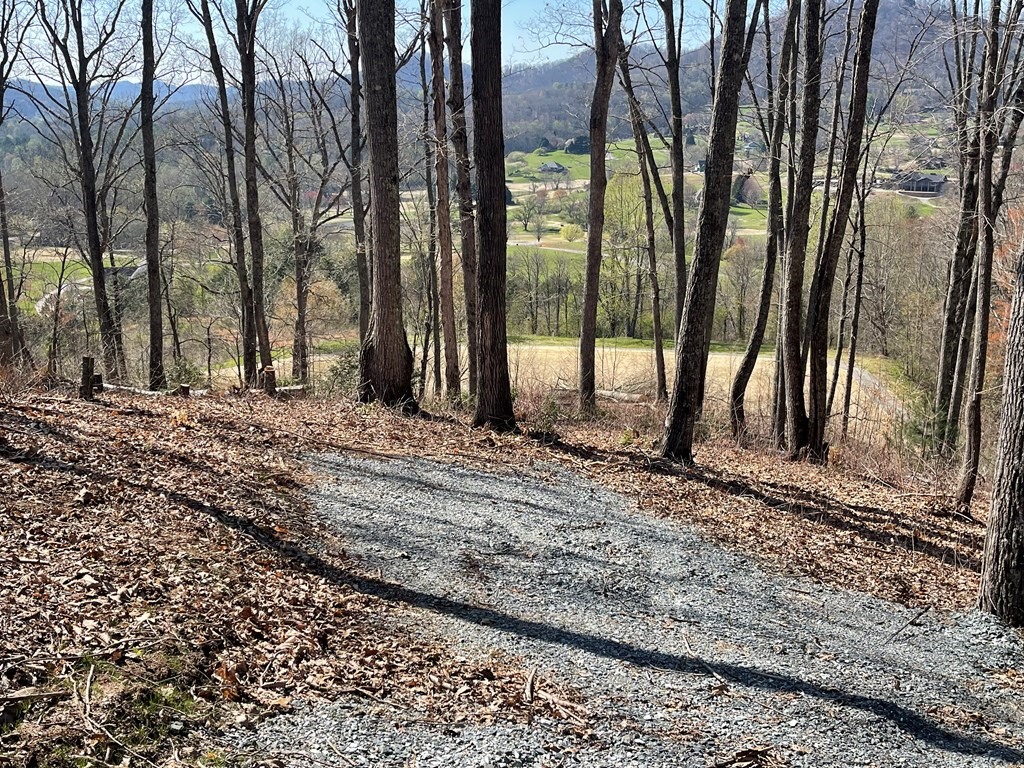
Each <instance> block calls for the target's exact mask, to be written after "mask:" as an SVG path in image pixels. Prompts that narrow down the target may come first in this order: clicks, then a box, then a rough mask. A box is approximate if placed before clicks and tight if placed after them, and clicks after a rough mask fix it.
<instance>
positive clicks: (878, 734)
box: [231, 456, 1024, 768]
mask: <svg viewBox="0 0 1024 768" xmlns="http://www.w3.org/2000/svg"><path fill="white" fill-rule="evenodd" d="M315 463H316V465H317V467H318V468H319V470H320V471H321V472H322V473H323V474H324V475H325V477H327V478H329V479H327V480H326V481H325V482H324V483H323V484H322V485H321V487H320V488H319V489H318V491H317V498H316V500H315V501H316V504H317V508H318V509H319V510H320V511H321V513H322V514H323V515H324V516H325V518H326V519H328V520H329V521H331V522H332V523H333V524H334V525H336V526H337V529H338V530H339V532H340V533H341V535H342V536H343V538H344V539H345V540H346V541H347V542H348V551H349V553H350V555H352V556H353V558H354V559H355V560H356V563H357V566H358V567H359V568H360V569H361V570H363V571H364V572H366V573H377V572H378V569H379V574H380V576H381V577H382V580H377V581H375V580H373V579H370V580H368V581H367V584H370V585H373V584H376V585H377V586H376V587H374V586H370V587H368V588H370V589H375V590H376V591H379V592H381V593H383V594H388V595H390V596H391V597H392V598H395V599H399V600H401V601H403V602H406V603H407V604H408V605H409V608H410V614H409V616H410V626H414V627H416V628H417V631H418V632H422V633H423V634H424V635H425V636H427V637H430V638H434V639H438V640H441V641H442V642H444V643H446V644H448V645H450V646H451V648H452V649H453V652H456V653H458V654H461V655H465V656H469V657H474V656H477V657H486V656H487V655H488V654H489V653H490V652H491V651H492V650H494V649H499V650H501V651H503V652H504V653H505V654H507V655H509V656H510V657H512V658H518V659H521V663H522V665H523V667H524V668H525V669H532V668H533V667H537V668H538V670H539V674H540V675H541V676H543V677H549V678H553V679H558V680H560V681H563V682H565V683H568V684H569V685H571V686H573V687H574V688H575V689H576V690H577V691H579V692H580V693H581V694H582V695H583V697H584V699H585V702H586V707H587V709H588V711H589V713H590V724H591V727H592V729H593V734H594V737H593V738H592V739H590V740H581V739H579V738H577V737H575V736H573V735H571V734H568V733H566V731H567V729H565V728H563V727H559V726H560V724H559V723H557V722H553V721H551V720H544V719H541V718H537V719H535V720H534V722H533V723H532V725H529V726H527V725H510V724H501V723H497V724H493V725H485V726H481V725H474V726H467V725H461V726H460V725H456V726H450V725H444V726H441V725H432V724H429V723H423V722H415V721H411V720H410V718H409V717H408V715H404V716H403V714H402V713H401V712H399V711H396V710H391V709H388V708H387V707H381V706H372V707H371V706H368V704H367V702H366V700H359V699H354V698H353V699H344V700H340V701H337V702H334V703H331V704H325V705H316V706H305V707H300V708H299V709H297V710H296V711H295V712H294V713H292V714H289V715H285V716H281V717H278V718H274V719H272V720H269V721H267V722H265V723H263V724H262V725H261V726H259V727H258V728H257V729H256V730H255V731H240V732H237V733H235V734H233V735H232V736H231V740H232V742H233V744H234V745H235V746H237V747H241V748H243V749H246V750H251V751H254V752H256V753H261V754H263V753H265V754H285V753H287V754H289V755H291V757H289V758H288V760H290V764H292V765H296V766H298V765H313V764H324V765H337V766H351V765H368V766H418V767H420V768H423V767H426V766H432V767H437V768H442V767H447V766H481V767H483V766H523V767H526V766H538V767H539V766H594V767H599V766H615V768H631V767H637V768H639V767H641V766H643V767H647V766H715V765H719V766H739V765H748V766H758V765H761V766H782V765H787V766H814V767H815V768H820V767H821V766H924V765H927V766H935V767H941V766H949V768H963V767H964V766H997V765H998V766H1004V765H1012V764H1015V763H1022V764H1024V750H1022V748H1021V744H1022V738H1024V646H1022V642H1021V637H1020V635H1018V634H1017V633H1014V632H1012V631H1010V630H1007V629H1005V628H1003V627H1002V626H1000V625H999V624H998V623H997V622H996V621H994V620H993V619H991V618H989V617H987V616H984V615H982V614H978V613H975V612H972V613H966V614H963V613H953V614H946V613H942V614H936V613H934V612H929V613H925V614H924V615H920V612H919V611H915V610H910V609H907V608H904V607H902V606H899V605H895V604H892V603H887V602H884V601H882V600H878V599H875V598H873V597H869V596H865V595H861V594H856V593H852V592H845V591H838V590H834V589H829V588H826V587H822V586H820V585H817V584H814V583H813V582H809V581H806V580H800V579H794V578H788V577H785V576H780V575H777V574H772V573H768V572H765V571H764V570H762V569H760V568H759V567H758V566H756V565H754V564H753V563H751V561H750V560H749V559H748V558H746V557H744V556H742V555H740V554H736V553H732V552H728V551H725V550H723V549H721V548H719V547H717V546H715V545H714V544H712V543H710V542H708V541H707V540H705V539H703V538H701V537H700V536H699V535H698V534H696V533H695V532H694V531H693V530H691V529H689V528H687V527H685V526H682V525H679V524H676V523H672V522H668V521H664V520H657V519H654V518H652V517H650V516H649V515H646V514H644V513H642V512H640V511H638V510H637V509H636V508H635V507H634V506H633V505H631V504H630V503H629V502H628V501H626V500H624V499H623V498H622V497H620V496H618V495H616V494H614V493H611V492H609V491H607V490H605V489H602V488H600V487H599V486H596V485H594V484H593V483H591V482H589V481H587V480H585V479H582V478H580V477H578V476H576V475H574V474H571V473H569V472H566V471H565V470H562V469H559V468H555V467H551V466H538V467H537V468H536V469H535V470H534V471H532V472H531V473H529V474H523V473H512V472H507V473H498V474H490V473H484V472H479V471H476V470H470V469H465V468H461V467H457V466H452V465H450V464H442V463H437V462H433V461H427V460H420V459H413V460H391V461H384V460H367V459H355V458H349V457H338V456H329V457H320V458H318V459H316V460H315ZM1008 745H1016V746H1008ZM743 760H748V762H743ZM286 762H287V761H286Z"/></svg>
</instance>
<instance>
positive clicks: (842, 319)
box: [825, 221, 860, 418]
mask: <svg viewBox="0 0 1024 768" xmlns="http://www.w3.org/2000/svg"><path fill="white" fill-rule="evenodd" d="M859 229H860V222H859V221H857V222H855V224H854V228H853V234H852V237H856V236H857V231H858V230H859ZM853 251H854V247H853V243H852V242H851V243H850V245H849V247H848V248H847V249H846V277H845V278H844V279H843V303H842V306H841V307H840V310H839V340H838V341H837V342H836V356H835V360H834V361H833V363H832V380H831V383H830V384H829V386H828V405H827V406H826V408H825V414H826V416H827V418H832V405H833V404H834V403H835V399H836V390H837V389H838V388H839V370H840V369H841V368H842V367H843V351H844V350H845V348H846V317H847V315H848V314H849V308H850V288H851V287H852V284H853Z"/></svg>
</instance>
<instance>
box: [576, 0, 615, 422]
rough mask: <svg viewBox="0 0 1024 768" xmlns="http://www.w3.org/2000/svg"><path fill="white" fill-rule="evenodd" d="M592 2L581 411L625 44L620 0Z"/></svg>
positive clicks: (586, 401)
mask: <svg viewBox="0 0 1024 768" xmlns="http://www.w3.org/2000/svg"><path fill="white" fill-rule="evenodd" d="M604 5H605V3H604V2H603V0H594V4H593V14H594V50H595V53H596V56H597V63H596V65H595V69H596V80H595V82H594V96H593V99H592V101H591V102H590V195H589V202H588V206H587V260H586V267H585V268H584V272H583V317H582V318H581V324H582V325H581V330H580V401H579V404H580V410H582V411H585V412H589V411H593V410H594V395H595V373H594V363H595V360H594V357H595V349H594V346H595V343H596V337H597V304H598V298H599V293H600V289H601V285H600V283H601V250H602V248H603V245H604V244H603V242H602V240H603V238H604V198H605V191H606V190H607V187H608V174H607V170H606V162H605V151H606V144H607V138H608V100H609V98H610V97H611V93H612V85H613V84H614V82H615V65H616V63H617V62H618V58H619V46H620V45H621V43H622V39H621V34H620V29H619V27H620V23H621V21H622V0H609V2H608V11H607V17H606V14H605V11H604Z"/></svg>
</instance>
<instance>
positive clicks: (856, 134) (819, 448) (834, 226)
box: [807, 0, 879, 462]
mask: <svg viewBox="0 0 1024 768" xmlns="http://www.w3.org/2000/svg"><path fill="white" fill-rule="evenodd" d="M878 4H879V0H864V2H863V4H862V5H861V12H860V32H859V35H858V38H857V53H856V55H855V56H854V59H853V88H852V92H851V94H850V106H849V120H848V121H847V126H846V147H845V148H844V151H843V165H842V173H841V174H840V177H839V192H838V194H837V196H836V204H835V210H834V211H833V214H832V220H831V226H830V227H829V231H828V237H827V239H826V240H825V250H824V252H823V253H822V258H821V261H820V265H821V269H820V270H819V271H818V279H817V280H816V281H815V282H816V283H817V285H816V286H815V290H814V291H813V292H812V294H811V297H810V300H809V301H808V307H807V309H808V314H809V315H810V322H809V323H808V328H809V335H810V337H811V343H810V354H809V357H810V360H809V362H810V413H809V417H810V418H809V424H808V432H809V435H808V442H809V446H808V447H809V451H808V453H809V455H810V458H811V459H812V460H813V461H818V462H824V461H826V460H827V459H828V444H827V443H826V442H825V426H826V424H827V422H828V411H827V401H828V394H827V390H828V326H829V309H830V307H831V302H832V287H833V285H834V283H835V278H836V269H837V267H838V264H839V257H840V254H841V253H842V249H843V244H844V243H845V242H846V230H847V226H848V224H849V219H850V207H851V205H852V204H853V194H854V191H855V190H856V187H857V171H858V169H859V168H860V163H861V146H862V144H863V139H864V124H865V121H866V119H867V99H868V76H869V73H870V70H871V46H872V43H873V41H874V37H875V21H876V20H877V18H878Z"/></svg>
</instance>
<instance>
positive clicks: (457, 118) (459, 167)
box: [445, 0, 479, 397]
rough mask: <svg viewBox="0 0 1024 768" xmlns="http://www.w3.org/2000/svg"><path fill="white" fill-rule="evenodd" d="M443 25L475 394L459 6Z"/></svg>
mask: <svg viewBox="0 0 1024 768" xmlns="http://www.w3.org/2000/svg"><path fill="white" fill-rule="evenodd" d="M445 24H446V26H447V28H448V34H447V35H446V37H445V41H446V43H447V45H448V71H449V77H450V78H451V83H450V87H449V90H448V109H449V110H450V111H451V115H452V148H453V150H454V155H455V193H456V194H457V195H458V198H459V234H460V236H461V246H462V251H461V254H460V255H461V260H462V283H463V298H464V301H465V304H466V347H467V349H468V352H469V354H468V357H469V394H470V396H471V397H472V396H475V395H476V388H477V368H478V367H479V351H478V346H479V328H478V322H477V295H476V270H477V256H476V231H475V227H476V225H475V219H474V213H473V196H472V192H471V187H472V184H471V182H470V174H471V168H470V162H469V132H468V130H467V128H466V94H465V84H464V83H463V76H462V3H461V2H460V0H446V2H445Z"/></svg>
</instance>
